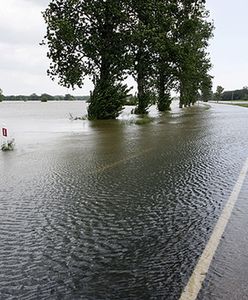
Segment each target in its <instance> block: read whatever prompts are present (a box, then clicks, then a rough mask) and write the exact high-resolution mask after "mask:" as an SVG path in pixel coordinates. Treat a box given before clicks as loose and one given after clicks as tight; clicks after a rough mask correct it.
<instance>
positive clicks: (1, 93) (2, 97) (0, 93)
mask: <svg viewBox="0 0 248 300" xmlns="http://www.w3.org/2000/svg"><path fill="white" fill-rule="evenodd" d="M3 99H4V95H3V90H2V89H0V102H2V101H3Z"/></svg>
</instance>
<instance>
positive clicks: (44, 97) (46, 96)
mask: <svg viewBox="0 0 248 300" xmlns="http://www.w3.org/2000/svg"><path fill="white" fill-rule="evenodd" d="M89 98H90V96H72V95H70V94H66V95H64V96H63V95H56V96H52V95H49V94H41V95H40V96H39V95H36V94H31V95H30V96H26V95H17V96H16V95H10V96H3V100H5V101H41V102H46V101H63V100H64V101H73V100H81V101H87V100H89Z"/></svg>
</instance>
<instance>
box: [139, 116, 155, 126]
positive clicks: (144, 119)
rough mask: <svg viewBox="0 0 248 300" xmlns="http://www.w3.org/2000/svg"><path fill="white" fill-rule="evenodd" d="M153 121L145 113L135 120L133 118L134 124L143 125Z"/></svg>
mask: <svg viewBox="0 0 248 300" xmlns="http://www.w3.org/2000/svg"><path fill="white" fill-rule="evenodd" d="M152 121H153V118H151V117H148V116H147V115H142V116H140V117H139V118H138V119H137V120H135V124H136V125H144V124H149V123H151V122H152Z"/></svg>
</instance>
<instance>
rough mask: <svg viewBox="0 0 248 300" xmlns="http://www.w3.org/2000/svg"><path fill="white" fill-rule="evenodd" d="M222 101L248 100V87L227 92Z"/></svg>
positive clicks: (223, 94)
mask: <svg viewBox="0 0 248 300" xmlns="http://www.w3.org/2000/svg"><path fill="white" fill-rule="evenodd" d="M221 100H224V101H225V100H226V101H227V100H248V87H244V88H243V89H241V90H234V91H225V92H223V93H222V95H221Z"/></svg>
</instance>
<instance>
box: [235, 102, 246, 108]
mask: <svg viewBox="0 0 248 300" xmlns="http://www.w3.org/2000/svg"><path fill="white" fill-rule="evenodd" d="M233 105H236V106H242V107H247V108H248V104H244V103H239V104H238V103H237V104H233Z"/></svg>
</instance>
